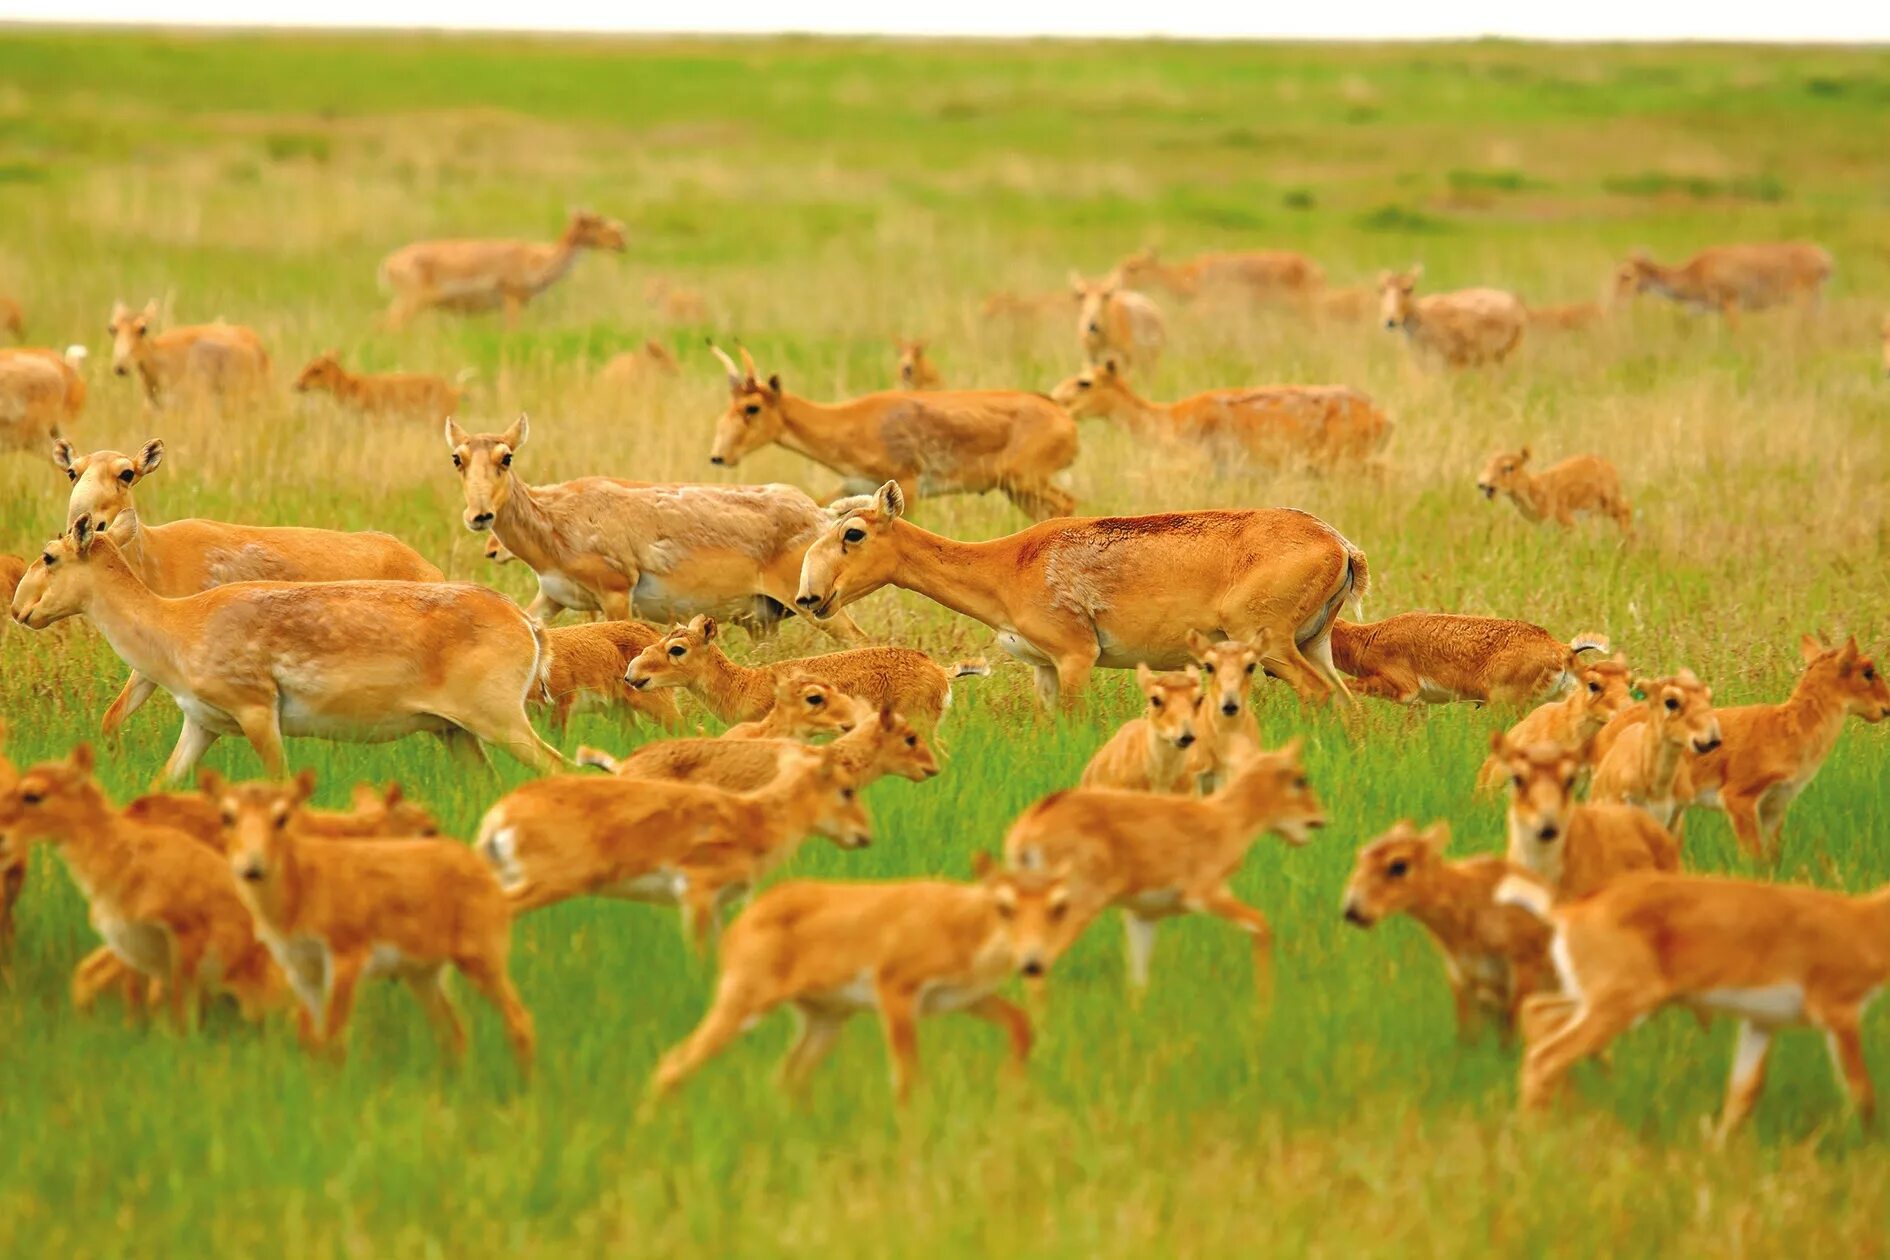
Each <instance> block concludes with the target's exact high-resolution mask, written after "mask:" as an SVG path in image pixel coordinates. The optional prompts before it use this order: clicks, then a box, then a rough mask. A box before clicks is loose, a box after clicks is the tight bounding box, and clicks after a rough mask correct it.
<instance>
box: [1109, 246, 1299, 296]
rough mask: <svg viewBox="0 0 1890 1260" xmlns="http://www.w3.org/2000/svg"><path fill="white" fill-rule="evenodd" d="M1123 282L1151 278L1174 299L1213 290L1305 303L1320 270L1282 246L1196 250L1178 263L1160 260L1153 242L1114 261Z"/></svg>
mask: <svg viewBox="0 0 1890 1260" xmlns="http://www.w3.org/2000/svg"><path fill="white" fill-rule="evenodd" d="M1115 274H1116V275H1118V276H1120V277H1122V282H1123V283H1124V284H1139V283H1142V282H1145V281H1147V282H1153V283H1155V284H1159V285H1161V286H1162V287H1163V288H1165V289H1167V290H1168V291H1169V292H1170V293H1173V294H1175V295H1176V296H1177V297H1184V298H1194V297H1199V296H1201V294H1202V293H1204V292H1212V291H1215V290H1219V291H1223V292H1229V293H1234V292H1238V293H1240V294H1242V295H1243V296H1247V297H1252V298H1256V299H1260V300H1263V301H1266V300H1272V301H1281V300H1286V301H1294V302H1305V301H1308V300H1310V299H1314V298H1317V297H1318V296H1319V295H1320V291H1321V290H1322V289H1324V287H1325V283H1326V274H1325V272H1324V271H1323V270H1321V269H1320V266H1319V264H1318V263H1316V262H1314V261H1313V260H1312V259H1310V258H1308V257H1306V255H1304V254H1299V253H1294V252H1293V251H1291V250H1283V249H1274V250H1268V249H1257V250H1244V251H1240V252H1236V253H1222V254H1197V255H1196V256H1195V257H1193V258H1190V259H1188V260H1187V261H1186V262H1181V263H1164V262H1162V261H1161V258H1160V256H1159V255H1158V254H1157V252H1156V250H1155V247H1154V246H1153V245H1150V246H1147V247H1146V248H1144V249H1142V250H1141V251H1140V252H1138V253H1134V254H1130V255H1129V256H1128V257H1127V258H1124V259H1123V260H1122V261H1121V262H1120V263H1118V264H1117V265H1116V270H1115Z"/></svg>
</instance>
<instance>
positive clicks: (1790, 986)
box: [1502, 874, 1890, 1142]
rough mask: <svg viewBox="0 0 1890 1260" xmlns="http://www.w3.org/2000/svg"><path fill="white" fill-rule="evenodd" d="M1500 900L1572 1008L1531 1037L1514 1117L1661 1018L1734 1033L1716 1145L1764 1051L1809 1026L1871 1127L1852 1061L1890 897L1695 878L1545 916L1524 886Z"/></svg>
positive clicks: (1745, 1098)
mask: <svg viewBox="0 0 1890 1260" xmlns="http://www.w3.org/2000/svg"><path fill="white" fill-rule="evenodd" d="M1502 895H1504V896H1506V897H1509V898H1511V899H1513V900H1515V901H1517V902H1518V903H1519V904H1523V905H1526V906H1528V907H1529V908H1530V909H1531V910H1532V911H1533V912H1534V913H1536V914H1538V915H1540V916H1541V917H1542V918H1544V919H1546V920H1547V921H1548V923H1549V924H1550V926H1551V927H1552V928H1553V930H1554V934H1555V935H1554V944H1553V945H1552V946H1551V948H1550V954H1551V956H1552V957H1553V958H1554V960H1555V966H1556V970H1557V971H1558V972H1559V973H1560V975H1561V979H1562V988H1563V990H1564V992H1566V993H1567V994H1568V995H1569V996H1570V997H1571V998H1573V999H1574V1002H1573V1014H1572V1015H1570V1016H1568V1017H1566V1018H1563V1019H1561V1020H1559V1021H1557V1024H1556V1026H1555V1028H1554V1029H1553V1031H1550V1032H1548V1033H1546V1035H1539V1036H1532V1037H1531V1038H1530V1040H1529V1048H1528V1052H1527V1053H1526V1054H1525V1055H1524V1057H1523V1065H1522V1082H1521V1083H1522V1105H1523V1106H1524V1107H1525V1108H1541V1107H1546V1106H1547V1105H1548V1104H1549V1103H1550V1102H1551V1101H1552V1100H1553V1099H1554V1097H1555V1094H1556V1091H1557V1087H1558V1086H1559V1085H1560V1083H1561V1081H1562V1078H1563V1077H1564V1076H1565V1075H1567V1073H1568V1070H1569V1069H1570V1068H1571V1067H1573V1066H1574V1065H1575V1064H1576V1063H1578V1062H1580V1061H1581V1060H1582V1059H1584V1058H1587V1057H1589V1056H1590V1055H1594V1054H1599V1053H1600V1052H1601V1051H1602V1050H1604V1049H1605V1048H1606V1047H1607V1045H1608V1043H1610V1042H1611V1041H1613V1040H1614V1039H1615V1038H1616V1037H1618V1036H1619V1035H1620V1034H1622V1033H1624V1032H1626V1031H1627V1030H1628V1029H1629V1028H1632V1027H1633V1026H1635V1025H1636V1024H1638V1023H1640V1022H1641V1021H1642V1020H1643V1019H1645V1018H1646V1017H1647V1016H1649V1015H1651V1014H1653V1013H1654V1012H1655V1011H1657V1010H1659V1009H1660V1008H1661V1007H1663V1006H1666V1005H1669V1004H1673V1003H1678V1004H1681V1005H1684V1006H1688V1007H1691V1008H1692V1009H1693V1010H1694V1011H1695V1012H1697V1013H1700V1014H1702V1015H1704V1014H1724V1015H1730V1016H1732V1017H1733V1018H1734V1019H1736V1020H1738V1021H1739V1038H1738V1042H1737V1044H1736V1047H1735V1049H1734V1051H1733V1068H1732V1077H1731V1079H1730V1080H1729V1081H1728V1082H1727V1085H1726V1103H1725V1107H1724V1109H1723V1111H1722V1112H1721V1115H1720V1120H1719V1125H1718V1128H1717V1130H1716V1133H1715V1138H1716V1140H1717V1141H1719V1142H1724V1141H1725V1140H1726V1139H1727V1138H1729V1137H1730V1136H1731V1135H1732V1134H1733V1132H1734V1131H1735V1130H1736V1129H1737V1128H1738V1127H1739V1125H1740V1123H1741V1122H1743V1121H1744V1120H1745V1119H1746V1117H1747V1115H1748V1114H1750V1113H1751V1111H1752V1106H1753V1104H1754V1103H1755V1102H1756V1101H1757V1100H1758V1097H1759V1091H1760V1090H1761V1089H1762V1088H1763V1087H1764V1085H1765V1066H1766V1059H1767V1058H1768V1056H1769V1054H1770V1052H1771V1048H1772V1037H1773V1035H1774V1034H1775V1033H1776V1032H1777V1031H1778V1030H1779V1029H1780V1028H1785V1027H1789V1026H1792V1025H1797V1024H1809V1025H1810V1026H1811V1027H1813V1028H1816V1029H1818V1030H1819V1031H1821V1032H1823V1033H1824V1035H1825V1041H1826V1043H1827V1044H1828V1045H1829V1046H1830V1049H1831V1062H1832V1066H1833V1069H1834V1070H1835V1071H1836V1073H1837V1075H1838V1078H1839V1081H1840V1082H1841V1083H1842V1084H1843V1086H1844V1088H1845V1089H1846V1091H1848V1093H1849V1094H1850V1099H1851V1103H1852V1105H1853V1107H1854V1108H1855V1109H1856V1111H1857V1114H1858V1116H1859V1118H1860V1119H1862V1120H1863V1121H1864V1122H1865V1123H1866V1124H1868V1123H1870V1121H1871V1120H1872V1118H1873V1113H1874V1112H1875V1110H1876V1092H1875V1090H1874V1089H1873V1087H1872V1085H1871V1080H1870V1070H1869V1068H1868V1067H1867V1065H1866V1063H1865V1060H1864V1048H1863V1038H1862V1035H1861V1026H1862V1016H1863V1012H1864V1007H1865V1006H1866V1004H1868V1003H1869V1001H1870V999H1871V998H1872V997H1874V996H1875V995H1876V994H1877V993H1879V992H1881V991H1882V989H1883V987H1884V985H1885V983H1886V982H1890V949H1886V948H1885V946H1884V943H1885V941H1890V886H1886V887H1884V888H1880V889H1878V890H1877V891H1876V892H1874V893H1868V894H1865V895H1863V896H1856V897H1848V896H1845V895H1843V894H1841V893H1834V892H1826V891H1824V890H1822V889H1817V888H1803V887H1798V886H1795V885H1789V884H1763V883H1754V882H1751V881H1747V880H1742V879H1724V878H1714V877H1705V876H1697V875H1655V874H1647V875H1636V876H1632V877H1629V878H1627V879H1623V880H1620V881H1618V882H1616V883H1614V884H1611V885H1610V886H1609V887H1607V888H1604V889H1602V890H1601V891H1600V892H1598V893H1596V894H1595V895H1594V896H1592V897H1588V898H1584V899H1582V900H1579V901H1575V902H1569V901H1561V902H1556V903H1554V904H1553V905H1551V904H1550V902H1549V900H1548V898H1546V897H1545V896H1543V895H1541V893H1540V891H1539V890H1538V889H1536V888H1535V887H1534V886H1532V885H1529V884H1527V883H1525V882H1523V881H1511V882H1510V883H1507V884H1505V885H1504V888H1503V892H1502Z"/></svg>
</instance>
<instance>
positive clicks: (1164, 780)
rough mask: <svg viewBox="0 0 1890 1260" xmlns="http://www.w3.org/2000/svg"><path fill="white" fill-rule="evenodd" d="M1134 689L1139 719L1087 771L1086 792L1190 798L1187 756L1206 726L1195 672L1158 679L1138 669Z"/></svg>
mask: <svg viewBox="0 0 1890 1260" xmlns="http://www.w3.org/2000/svg"><path fill="white" fill-rule="evenodd" d="M1135 685H1136V686H1137V687H1138V688H1140V689H1141V692H1142V696H1143V699H1144V700H1145V702H1146V703H1145V705H1144V707H1143V711H1142V715H1141V716H1140V717H1133V718H1130V719H1129V720H1128V721H1126V722H1124V723H1123V724H1122V725H1121V726H1120V727H1119V728H1118V729H1117V730H1116V733H1115V734H1114V735H1112V736H1111V737H1110V738H1109V742H1107V743H1106V744H1104V745H1103V746H1102V747H1101V748H1098V749H1097V750H1096V752H1095V755H1094V756H1092V757H1091V758H1090V759H1089V763H1088V764H1087V765H1085V766H1084V767H1083V777H1082V778H1081V779H1080V780H1078V782H1079V783H1080V784H1081V786H1083V787H1102V788H1121V789H1123V790H1124V791H1131V792H1183V793H1185V792H1188V791H1190V790H1191V789H1192V788H1193V787H1194V782H1193V779H1192V777H1191V776H1190V774H1189V756H1188V750H1189V749H1190V748H1192V747H1193V746H1194V744H1195V742H1196V741H1197V740H1198V739H1199V738H1200V734H1199V728H1200V727H1201V726H1202V725H1204V724H1205V723H1204V722H1203V720H1202V718H1201V717H1200V715H1198V714H1197V712H1196V710H1197V709H1199V708H1200V704H1201V680H1200V678H1199V677H1197V676H1196V675H1195V674H1194V673H1193V672H1192V671H1182V672H1179V673H1166V674H1158V673H1156V672H1155V671H1154V670H1152V669H1150V668H1149V667H1148V666H1147V665H1137V666H1136V667H1135Z"/></svg>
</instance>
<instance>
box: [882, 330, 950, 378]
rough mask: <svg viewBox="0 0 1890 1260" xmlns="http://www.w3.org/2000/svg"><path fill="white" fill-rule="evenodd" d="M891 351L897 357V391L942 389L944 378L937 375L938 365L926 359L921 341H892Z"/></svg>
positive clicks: (899, 339) (903, 339) (900, 338)
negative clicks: (896, 353)
mask: <svg viewBox="0 0 1890 1260" xmlns="http://www.w3.org/2000/svg"><path fill="white" fill-rule="evenodd" d="M893 349H894V350H895V351H897V352H898V355H899V384H898V386H897V388H899V389H944V388H945V378H944V377H943V376H941V375H939V370H938V364H936V363H934V362H932V360H931V359H929V358H927V357H926V354H925V343H924V342H923V341H909V340H907V339H906V338H904V337H899V338H896V339H895V340H894V341H893Z"/></svg>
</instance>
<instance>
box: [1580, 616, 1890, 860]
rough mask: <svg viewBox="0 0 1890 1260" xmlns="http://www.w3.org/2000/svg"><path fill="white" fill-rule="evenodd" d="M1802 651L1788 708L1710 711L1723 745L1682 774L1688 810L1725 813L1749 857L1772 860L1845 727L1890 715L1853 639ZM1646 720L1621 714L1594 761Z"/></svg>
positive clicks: (1882, 685)
mask: <svg viewBox="0 0 1890 1260" xmlns="http://www.w3.org/2000/svg"><path fill="white" fill-rule="evenodd" d="M1799 651H1800V653H1801V655H1802V656H1803V658H1804V661H1805V671H1804V673H1802V674H1800V675H1799V676H1798V681H1797V683H1796V684H1794V685H1793V687H1792V693H1791V695H1790V696H1788V697H1787V698H1786V700H1785V702H1784V703H1783V704H1746V705H1738V706H1735V707H1733V708H1730V709H1724V708H1723V709H1715V710H1714V715H1715V716H1716V717H1717V718H1718V719H1719V733H1720V745H1719V747H1718V748H1715V749H1713V750H1712V751H1711V752H1709V753H1706V754H1705V755H1703V756H1696V757H1694V758H1693V759H1692V760H1691V761H1690V762H1689V763H1688V765H1687V767H1686V774H1687V777H1688V778H1689V779H1690V780H1691V783H1692V792H1693V797H1692V801H1691V804H1693V805H1696V806H1705V807H1710V808H1716V809H1721V810H1724V811H1725V812H1726V818H1727V820H1728V821H1729V822H1731V823H1732V829H1733V834H1734V835H1735V836H1736V837H1738V840H1739V847H1740V848H1741V849H1743V850H1744V851H1745V852H1746V853H1747V854H1748V855H1749V856H1752V857H1769V858H1773V859H1776V858H1777V856H1778V851H1779V835H1780V833H1781V832H1782V831H1783V829H1784V826H1785V813H1786V811H1787V810H1788V809H1790V808H1791V803H1792V802H1793V801H1794V800H1796V799H1797V798H1798V795H1799V793H1801V792H1803V791H1804V790H1805V788H1807V787H1809V786H1810V784H1811V781H1812V779H1814V778H1816V777H1817V774H1818V771H1819V770H1820V769H1821V768H1822V767H1823V765H1824V762H1825V758H1827V757H1829V756H1830V755H1831V750H1832V749H1833V748H1835V747H1836V746H1837V741H1838V736H1839V735H1840V734H1842V733H1843V730H1844V719H1845V718H1846V717H1847V716H1854V717H1859V718H1862V719H1863V720H1864V721H1866V722H1870V723H1873V724H1874V723H1877V722H1881V721H1883V720H1884V718H1885V716H1886V715H1890V683H1886V682H1885V681H1884V677H1883V675H1882V674H1881V673H1879V672H1878V670H1877V665H1876V662H1875V661H1873V660H1872V659H1871V658H1870V657H1867V656H1865V655H1864V654H1863V653H1862V652H1860V651H1859V650H1858V647H1857V640H1856V639H1855V638H1853V639H1850V640H1848V641H1846V642H1845V643H1844V644H1842V645H1841V646H1838V647H1828V646H1826V645H1825V644H1823V643H1820V642H1819V641H1818V640H1817V639H1814V638H1812V637H1811V636H1810V635H1806V636H1805V637H1804V638H1803V639H1802V640H1801V641H1800V643H1799ZM1647 719H1648V710H1647V706H1646V705H1636V706H1635V707H1633V708H1631V709H1628V710H1626V711H1624V712H1623V713H1621V714H1620V716H1618V717H1616V718H1615V719H1614V721H1612V722H1610V723H1609V724H1608V725H1607V727H1606V728H1604V729H1603V730H1602V732H1601V734H1600V736H1598V737H1597V739H1596V741H1595V752H1596V755H1597V757H1599V758H1601V759H1602V760H1606V759H1607V758H1608V757H1609V756H1611V755H1612V750H1613V747H1614V745H1615V743H1616V742H1617V741H1618V740H1619V739H1620V738H1621V737H1622V735H1623V734H1624V733H1625V731H1626V730H1627V729H1628V728H1630V727H1631V726H1633V725H1635V724H1637V723H1641V722H1645V721H1647Z"/></svg>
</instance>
